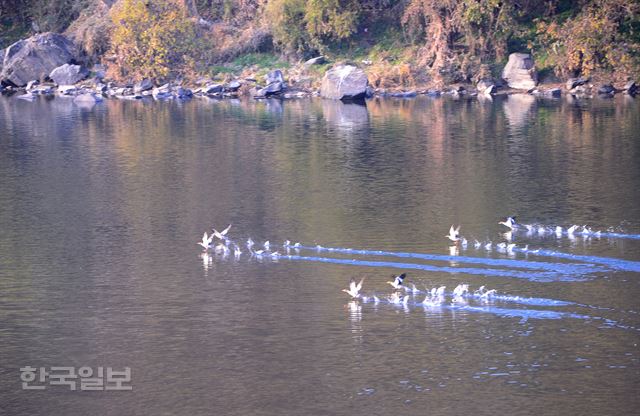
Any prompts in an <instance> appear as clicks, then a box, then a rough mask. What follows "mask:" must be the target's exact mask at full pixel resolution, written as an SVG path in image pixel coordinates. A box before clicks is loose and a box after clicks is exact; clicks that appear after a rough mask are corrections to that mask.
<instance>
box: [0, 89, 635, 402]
mask: <svg viewBox="0 0 640 416" xmlns="http://www.w3.org/2000/svg"><path fill="white" fill-rule="evenodd" d="M0 178H1V179H0V413H1V414H7V415H23V414H30V415H58V414H60V415H72V414H73V415H75V414H78V415H80V414H90V413H91V414H99V415H124V414H127V415H165V414H166V415H176V414H184V415H201V414H202V415H205V414H207V415H210V414H215V415H283V414H284V415H303V414H304V415H327V414H335V415H341V414H347V413H351V412H353V413H354V414H372V415H378V414H379V415H387V414H407V415H413V414H415V415H423V414H437V415H461V414H467V413H472V414H512V415H534V414H536V415H537V414H547V415H551V414H554V415H566V414H581V415H603V414H633V413H636V412H637V409H638V406H640V396H638V394H637V393H638V389H639V387H640V363H639V361H638V360H639V358H640V350H639V348H638V343H639V342H640V301H639V299H640V280H639V279H640V239H639V237H640V236H639V235H638V234H640V100H638V99H636V100H634V99H631V98H629V97H623V96H618V97H616V98H615V99H609V100H606V99H593V100H583V101H572V100H570V99H569V98H563V99H562V100H546V101H545V100H536V99H535V98H533V97H530V96H525V95H518V96H510V97H497V98H495V99H494V101H479V100H477V99H469V100H466V99H463V100H453V99H450V98H437V99H433V98H427V97H419V98H417V99H411V100H396V99H386V100H380V99H374V100H371V101H368V102H367V105H366V106H361V105H356V104H343V103H340V102H331V101H323V100H320V99H308V100H298V101H285V102H281V101H276V100H267V101H261V102H254V101H240V100H225V101H216V100H209V99H194V100H192V101H189V102H152V101H149V102H146V101H118V100H108V101H106V102H104V103H101V104H98V105H96V106H95V107H79V106H77V105H75V104H73V102H72V101H71V100H67V99H65V98H64V97H61V98H60V97H59V98H55V99H54V100H45V99H43V98H40V99H38V100H36V101H35V102H26V101H22V100H18V99H16V98H14V97H4V98H0ZM508 215H517V220H518V221H519V223H521V224H523V226H521V227H520V228H519V229H517V230H516V231H514V232H513V233H512V234H511V235H505V234H503V233H504V232H505V231H507V229H506V227H504V226H502V225H499V224H498V221H500V220H503V219H504V218H505V217H506V216H508ZM228 224H233V225H232V227H231V229H230V231H229V234H228V237H229V238H231V239H232V240H233V241H237V242H238V243H239V245H240V247H241V251H242V254H240V255H239V257H236V256H235V255H234V253H233V250H232V251H231V253H230V254H229V255H225V253H224V252H219V253H216V252H215V250H211V251H209V253H206V254H203V253H202V250H201V249H200V247H199V246H198V245H197V244H196V242H197V241H200V238H201V236H202V233H203V232H205V231H207V232H210V230H211V227H212V226H214V227H216V228H217V229H218V230H221V229H223V228H225V227H226V226H227V225H228ZM452 224H456V226H457V225H458V224H460V225H461V229H460V234H461V235H463V236H464V237H465V238H466V239H467V240H468V245H467V247H466V248H465V247H464V246H462V245H459V246H458V247H456V246H451V245H450V244H449V240H448V239H446V238H445V235H446V234H447V233H448V230H449V227H450V226H451V225H452ZM525 224H526V225H529V224H530V225H532V230H531V231H527V228H526V227H524V225H525ZM572 224H576V225H580V226H581V227H580V228H579V229H577V230H576V231H575V233H574V234H567V232H566V228H567V227H568V226H570V225H572ZM541 225H542V226H543V227H544V228H543V229H542V230H539V227H540V226H541ZM584 225H586V226H588V227H590V229H591V234H588V235H587V234H582V226H584ZM556 226H560V227H563V228H562V230H560V232H559V233H558V234H556V229H555V227H556ZM597 231H600V232H601V233H600V234H596V232H597ZM248 238H252V239H253V240H255V241H256V246H255V247H254V248H253V250H257V249H258V248H261V247H259V246H262V244H263V242H264V241H265V240H269V241H270V242H271V247H270V249H271V252H273V251H276V250H277V251H279V252H280V253H281V254H282V256H280V257H273V256H271V255H270V252H265V254H266V255H265V254H263V255H262V256H259V255H258V256H256V255H253V256H252V255H251V254H250V253H249V250H248V249H247V248H246V246H245V242H246V240H247V239H248ZM475 239H477V240H479V241H481V242H482V243H481V246H480V247H479V248H476V247H475V244H474V240H475ZM285 240H291V241H292V244H293V243H295V242H300V244H301V245H302V248H301V249H299V250H295V249H293V248H289V250H287V249H286V248H285V247H282V244H283V241H285ZM489 242H491V243H492V245H491V249H490V250H489V249H487V247H486V246H487V245H488V244H489ZM501 242H504V243H509V242H510V243H512V244H516V246H515V247H513V248H512V249H511V250H505V249H502V248H501V247H499V246H497V245H496V244H497V243H501ZM317 246H320V247H317ZM230 247H231V248H233V245H232V244H231V245H230ZM399 253H400V254H399ZM572 255H575V256H572ZM401 272H406V273H407V275H408V277H407V278H406V280H405V284H406V285H407V286H408V287H411V285H412V284H414V285H415V286H416V287H417V289H418V290H419V292H417V293H416V294H410V293H409V294H407V295H406V296H408V297H407V298H406V299H405V298H404V296H405V295H404V294H403V295H400V296H399V297H398V298H396V299H395V300H393V299H392V298H391V294H392V292H393V289H392V288H391V286H390V285H388V284H387V283H386V281H387V280H390V279H389V277H390V276H391V275H392V274H398V273H401ZM361 278H365V280H364V283H363V289H362V294H363V295H364V296H365V297H366V298H360V299H358V300H356V301H351V300H350V298H349V295H347V294H346V293H344V292H342V291H341V290H342V289H344V288H346V287H347V286H348V285H349V282H350V280H351V279H357V280H360V279H361ZM463 283H464V284H468V285H469V290H470V292H471V295H465V296H462V297H459V298H456V299H454V298H453V297H452V292H453V290H454V288H455V287H456V286H457V285H459V284H463ZM440 286H446V289H444V290H445V292H444V295H443V296H442V297H440V298H438V297H430V296H429V299H428V304H424V303H423V299H425V293H424V292H426V291H430V289H431V288H437V287H440ZM481 286H485V289H483V291H482V292H478V296H474V295H473V292H475V291H477V290H479V288H480V287H481ZM487 290H495V291H496V292H494V295H493V296H490V295H489V296H487V295H485V296H484V297H482V296H479V294H480V293H486V291H487ZM374 295H375V296H376V297H377V298H378V299H379V301H378V302H375V301H374V300H373V296H374ZM394 302H399V303H394ZM26 366H31V367H34V368H38V369H39V368H44V369H45V371H50V370H51V367H59V366H63V367H64V366H66V367H73V368H74V369H76V371H77V370H78V369H79V368H80V367H83V366H84V367H91V368H92V369H93V370H94V371H97V369H98V367H104V368H106V367H111V368H113V369H114V370H123V369H124V368H125V367H129V368H130V369H131V380H130V382H128V385H129V386H131V388H132V390H130V391H113V390H109V391H106V390H99V391H85V390H82V389H81V388H80V383H79V382H78V387H77V389H76V390H75V391H73V390H71V388H70V386H68V385H52V384H51V378H45V380H44V381H43V382H39V381H38V380H36V381H34V382H32V383H30V385H31V386H33V385H36V386H38V385H39V386H43V387H44V389H42V390H26V389H23V387H22V380H21V370H20V368H23V367H26ZM105 371H106V370H105ZM78 380H80V379H78ZM105 380H106V377H105Z"/></svg>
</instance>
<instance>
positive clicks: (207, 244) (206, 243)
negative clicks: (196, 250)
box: [197, 232, 213, 251]
mask: <svg viewBox="0 0 640 416" xmlns="http://www.w3.org/2000/svg"><path fill="white" fill-rule="evenodd" d="M212 241H213V234H212V235H211V236H207V233H206V232H205V233H204V234H203V235H202V241H198V242H197V244H199V245H201V246H202V248H203V249H204V250H205V251H206V250H207V249H210V248H211V242H212Z"/></svg>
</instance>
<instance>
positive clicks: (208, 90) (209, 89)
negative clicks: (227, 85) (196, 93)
mask: <svg viewBox="0 0 640 416" xmlns="http://www.w3.org/2000/svg"><path fill="white" fill-rule="evenodd" d="M222 90H223V86H222V84H209V85H206V86H204V87H202V88H201V89H200V91H202V93H203V94H220V93H222Z"/></svg>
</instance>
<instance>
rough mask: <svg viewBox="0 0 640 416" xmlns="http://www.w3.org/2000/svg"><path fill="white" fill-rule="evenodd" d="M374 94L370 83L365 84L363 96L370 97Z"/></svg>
mask: <svg viewBox="0 0 640 416" xmlns="http://www.w3.org/2000/svg"><path fill="white" fill-rule="evenodd" d="M374 94H375V90H374V89H373V87H372V86H371V85H367V88H366V89H365V97H366V98H372V97H373V96H374Z"/></svg>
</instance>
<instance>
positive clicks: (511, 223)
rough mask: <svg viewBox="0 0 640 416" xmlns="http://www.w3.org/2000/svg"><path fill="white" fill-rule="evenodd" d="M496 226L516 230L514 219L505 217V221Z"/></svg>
mask: <svg viewBox="0 0 640 416" xmlns="http://www.w3.org/2000/svg"><path fill="white" fill-rule="evenodd" d="M498 224H500V225H504V226H505V227H509V228H510V229H512V230H513V229H514V228H516V217H507V219H506V221H500V222H499V223H498Z"/></svg>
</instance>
